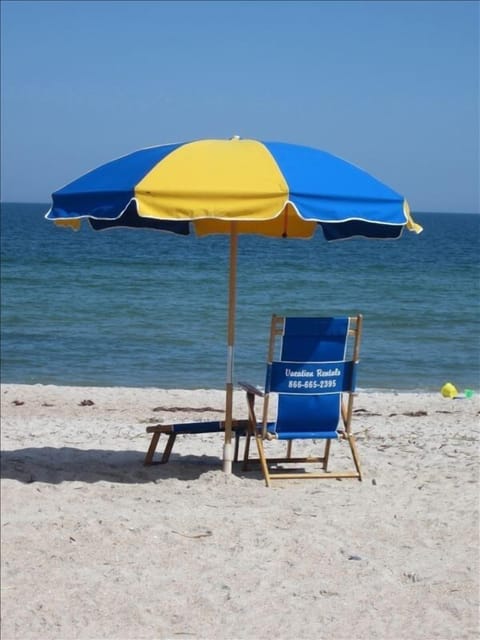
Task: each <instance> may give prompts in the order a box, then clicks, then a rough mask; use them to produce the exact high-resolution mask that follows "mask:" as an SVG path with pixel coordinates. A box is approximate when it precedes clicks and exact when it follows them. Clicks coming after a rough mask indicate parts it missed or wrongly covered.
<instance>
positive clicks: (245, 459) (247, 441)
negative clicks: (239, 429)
mask: <svg viewBox="0 0 480 640" xmlns="http://www.w3.org/2000/svg"><path fill="white" fill-rule="evenodd" d="M251 438H252V436H251V435H250V433H247V435H246V437H245V450H244V452H243V467H242V469H243V470H244V471H247V470H248V455H249V453H250V440H251Z"/></svg>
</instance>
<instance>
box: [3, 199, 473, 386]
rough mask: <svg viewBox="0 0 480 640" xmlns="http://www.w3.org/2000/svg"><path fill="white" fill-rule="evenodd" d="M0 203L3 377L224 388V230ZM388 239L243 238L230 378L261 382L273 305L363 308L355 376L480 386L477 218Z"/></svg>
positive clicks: (332, 311)
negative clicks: (165, 227)
mask: <svg viewBox="0 0 480 640" xmlns="http://www.w3.org/2000/svg"><path fill="white" fill-rule="evenodd" d="M48 208H49V205H48V204H22V203H9V204H6V203H4V204H2V205H1V216H0V223H1V378H2V382H4V383H24V384H56V385H80V386H84V385H93V386H117V385H119V386H128V387H160V388H187V389H200V388H212V389H221V388H223V387H224V385H225V374H226V354H227V348H226V325H227V300H228V256H229V240H228V238H227V237H225V236H214V237H206V238H196V237H195V236H191V237H178V236H175V235H171V234H166V233H162V232H156V231H148V230H127V229H114V230H110V231H103V232H95V231H92V230H91V229H90V227H89V225H88V223H85V224H84V225H83V226H82V229H81V230H80V231H79V232H73V231H70V230H68V229H60V228H58V227H55V226H54V225H53V224H52V223H51V222H48V221H46V220H45V219H44V214H45V213H46V212H47V210H48ZM414 218H415V220H416V221H417V222H419V223H420V224H422V225H423V227H424V231H423V233H422V234H420V235H418V236H417V235H415V234H413V233H410V232H404V234H403V236H402V237H401V238H400V239H399V240H393V241H392V240H391V241H381V240H365V239H360V238H358V239H352V240H347V241H343V242H337V243H327V242H326V241H325V239H324V238H323V234H322V232H321V230H320V229H319V230H318V233H317V234H316V235H315V237H314V238H313V239H311V240H290V239H287V240H275V239H267V238H262V237H256V236H240V237H239V250H238V273H237V313H236V347H235V374H234V378H235V381H240V380H245V381H248V382H251V383H252V384H257V385H260V386H262V385H263V383H264V375H265V358H266V351H267V340H268V332H269V324H270V317H271V314H272V313H276V314H280V315H318V316H329V315H349V314H350V315H353V314H356V313H362V314H363V315H364V332H363V341H362V348H361V363H360V367H359V374H358V386H359V387H360V388H362V389H372V390H373V389H375V390H385V391H392V390H396V391H439V389H440V388H441V387H442V385H443V384H444V383H445V382H447V381H448V382H452V383H453V384H454V385H455V386H456V387H457V389H458V390H459V391H463V390H464V389H465V388H469V389H474V390H476V391H477V392H478V390H479V389H480V332H479V311H480V295H479V294H480V261H479V257H478V256H479V250H480V215H468V214H462V213H455V214H453V213H452V214H440V213H414Z"/></svg>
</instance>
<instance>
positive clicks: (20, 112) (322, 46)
mask: <svg viewBox="0 0 480 640" xmlns="http://www.w3.org/2000/svg"><path fill="white" fill-rule="evenodd" d="M1 20H2V26H1V36H2V37H1V54H2V55H1V65H2V68H1V71H2V74H1V88H2V97H1V100H2V104H1V107H2V109H1V134H2V143H1V144H2V146H1V153H2V157H1V160H2V163H1V200H2V201H7V202H12V201H21V202H45V203H48V202H49V201H50V194H51V192H52V191H55V190H56V189H58V188H59V187H61V186H62V185H63V184H65V183H67V182H69V181H70V180H73V179H74V178H76V177H78V176H79V175H80V174H82V173H84V172H86V171H88V170H89V169H91V168H93V167H95V166H98V165H99V164H102V163H104V162H107V161H108V160H110V159H113V158H115V157H118V156H121V155H124V154H126V153H129V152H131V151H134V150H135V149H139V148H142V147H147V146H152V145H156V144H163V143H167V142H176V141H183V140H190V139H196V138H205V137H213V138H228V137H231V136H232V135H235V134H237V135H240V136H241V137H245V138H259V139H263V140H279V141H285V142H295V143H299V144H306V145H310V146H314V147H318V148H321V149H325V150H328V151H330V152H331V153H334V154H336V155H339V156H341V157H343V158H345V159H347V160H349V161H351V162H353V163H355V164H357V165H359V166H361V167H362V168H364V169H366V170H367V171H369V172H370V173H372V174H373V175H375V176H376V177H377V178H379V179H381V180H383V181H385V182H386V183H387V184H389V185H390V186H391V187H392V188H394V189H395V190H396V191H398V192H400V193H402V194H403V195H404V196H405V197H407V199H408V200H409V201H410V204H411V207H412V209H413V210H414V211H446V212H449V211H450V212H455V211H457V212H461V211H463V212H478V211H479V186H478V182H479V3H478V2H474V1H467V2H462V1H457V2H455V1H453V2H448V1H445V2H444V1H440V2H434V1H426V2H423V1H418V2H415V1H402V2H392V1H385V2H383V1H374V2H360V1H353V2H341V1H338V2H321V1H320V2H302V1H300V0H297V1H296V2H283V1H282V2H276V1H273V0H272V1H267V2H255V1H247V2H235V1H232V0H229V1H224V2H222V1H216V2H201V1H197V0H195V1H193V2H182V1H176V2H155V1H153V0H152V1H149V2H143V1H137V2H128V1H122V2H116V1H113V0H112V1H109V2H100V1H93V0H92V1H89V2H83V1H75V0H73V1H72V0H69V1H66V2H62V1H61V0H57V1H54V2H42V1H38V0H37V1H34V2H29V1H10V0H2V2H1Z"/></svg>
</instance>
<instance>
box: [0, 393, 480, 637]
mask: <svg viewBox="0 0 480 640" xmlns="http://www.w3.org/2000/svg"><path fill="white" fill-rule="evenodd" d="M0 397H1V400H2V416H3V417H2V452H3V453H2V456H3V462H2V521H1V530H2V583H1V589H2V591H1V593H2V640H13V639H19V640H20V639H21V640H27V639H30V638H34V639H35V640H47V639H57V640H73V639H76V638H82V639H88V640H97V639H100V638H108V639H112V640H127V639H128V640H140V639H149V640H153V639H166V638H169V639H170V638H179V639H181V638H198V639H205V640H210V639H212V640H223V639H225V640H227V639H228V640H235V639H237V638H238V639H249V640H250V639H251V640H257V639H258V640H263V639H267V638H272V639H275V640H277V639H285V640H287V639H288V640H295V639H296V638H299V639H302V640H303V639H305V640H310V639H312V640H313V639H316V640H319V639H323V638H333V639H334V640H343V639H345V640H347V639H349V640H374V639H377V638H378V639H382V640H403V639H405V640H415V639H422V640H433V639H435V638H440V639H445V640H446V639H452V640H453V639H454V640H459V639H461V638H479V637H480V633H479V632H480V629H479V582H478V577H479V515H478V506H479V492H478V490H479V473H478V472H479V464H478V463H479V448H478V431H479V409H480V402H479V397H478V395H477V396H475V397H474V398H473V399H464V400H447V399H444V398H442V397H441V396H440V394H433V395H425V394H398V395H396V394H386V393H385V394H377V393H363V394H360V396H359V397H358V399H357V402H356V409H357V410H358V409H360V411H357V413H356V414H355V420H354V425H353V426H354V432H355V433H356V434H357V437H358V448H359V453H360V456H361V461H362V467H363V471H364V476H365V477H364V481H363V482H358V481H357V480H343V481H339V480H305V481H300V480H293V481H292V480H290V481H277V483H276V484H274V485H273V488H271V489H267V488H266V487H265V484H264V481H263V478H262V477H261V475H260V473H259V471H257V470H253V471H249V472H243V471H242V470H241V466H240V465H234V474H232V475H226V474H224V473H223V471H222V470H221V460H220V456H221V452H222V444H223V442H222V436H220V435H213V436H205V435H201V436H187V437H179V438H178V439H177V443H176V445H175V448H174V451H173V454H172V458H171V461H170V462H169V464H168V465H158V466H153V467H144V466H143V458H144V455H145V452H146V449H147V447H148V441H149V438H148V437H147V435H146V433H145V427H146V425H147V424H150V423H152V422H162V421H164V422H169V421H177V422H178V421H191V420H194V419H197V418H198V419H208V418H218V419H220V418H221V417H222V412H223V403H224V394H223V392H222V391H201V390H199V391H194V392H192V391H162V390H157V389H99V388H68V387H64V388H62V387H55V386H41V385H35V386H23V385H3V386H2V388H1V396H0ZM87 400H88V401H91V402H87V403H85V402H83V404H82V401H87ZM91 403H93V404H91ZM202 408H204V409H205V408H210V409H212V410H213V411H210V410H209V411H202V410H201V409H202ZM155 409H157V410H155ZM172 409H176V410H172ZM418 412H421V414H422V415H416V416H415V415H411V414H416V413H418ZM235 415H236V417H239V418H240V417H246V411H245V402H244V396H243V394H242V393H241V392H236V395H235ZM163 444H164V442H163V440H162V439H161V441H160V447H161V446H162V445H163ZM334 446H335V447H339V449H337V450H333V456H335V454H336V453H337V451H340V452H344V451H345V452H346V447H347V445H346V444H345V443H342V444H340V443H339V444H337V443H335V445H334ZM342 455H343V453H341V454H340V458H341V456H342ZM334 460H335V457H334V458H333V459H332V462H333V461H334Z"/></svg>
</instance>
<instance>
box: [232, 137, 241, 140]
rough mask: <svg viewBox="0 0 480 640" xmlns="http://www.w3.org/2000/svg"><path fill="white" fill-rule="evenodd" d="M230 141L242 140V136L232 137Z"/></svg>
mask: <svg viewBox="0 0 480 640" xmlns="http://www.w3.org/2000/svg"><path fill="white" fill-rule="evenodd" d="M230 140H240V136H232V137H231V138H230Z"/></svg>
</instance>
